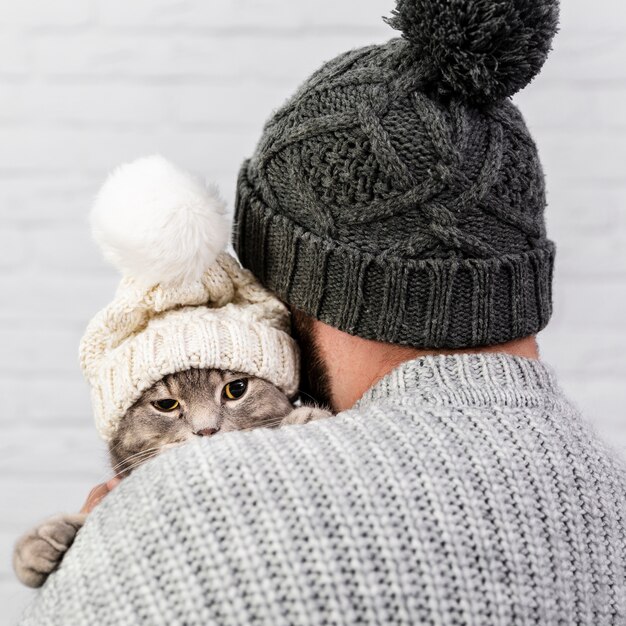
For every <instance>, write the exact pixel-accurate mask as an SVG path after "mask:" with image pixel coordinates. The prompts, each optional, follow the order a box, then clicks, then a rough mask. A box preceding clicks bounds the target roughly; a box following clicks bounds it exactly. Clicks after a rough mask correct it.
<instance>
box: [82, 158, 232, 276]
mask: <svg viewBox="0 0 626 626" xmlns="http://www.w3.org/2000/svg"><path fill="white" fill-rule="evenodd" d="M91 227H92V233H93V236H94V239H95V240H96V242H97V243H98V245H99V246H100V248H101V250H102V252H103V254H104V256H105V258H106V259H107V260H108V261H109V262H111V263H112V264H113V265H114V266H115V267H117V268H118V269H119V270H120V271H121V272H122V273H123V274H124V275H125V276H127V277H132V278H133V279H134V280H135V281H137V282H139V283H141V284H145V285H149V286H152V285H156V284H158V283H161V284H164V283H181V282H186V281H194V280H198V279H199V278H200V277H201V276H202V274H203V273H204V272H205V271H206V270H207V269H208V268H209V267H210V266H211V265H212V264H213V262H214V261H215V259H216V258H217V256H218V255H219V253H220V252H222V251H223V250H224V249H225V248H226V245H227V244H228V241H229V238H230V232H231V224H230V220H229V219H228V217H227V216H226V205H225V202H224V201H223V200H222V198H221V197H220V195H219V192H218V190H217V188H216V187H214V186H207V185H205V184H204V182H203V181H201V180H200V179H198V178H196V177H194V176H192V175H190V174H188V173H186V172H184V171H182V170H180V169H178V168H177V167H176V166H175V165H173V164H172V163H170V162H169V161H167V160H166V159H164V158H163V157H161V156H158V155H154V156H149V157H144V158H141V159H138V160H136V161H133V162H131V163H127V164H124V165H121V166H120V167H118V168H117V169H116V170H114V171H113V172H112V173H111V174H110V175H109V177H108V179H107V180H106V182H105V183H104V185H103V186H102V188H101V189H100V191H99V193H98V195H97V197H96V200H95V203H94V205H93V209H92V212H91Z"/></svg>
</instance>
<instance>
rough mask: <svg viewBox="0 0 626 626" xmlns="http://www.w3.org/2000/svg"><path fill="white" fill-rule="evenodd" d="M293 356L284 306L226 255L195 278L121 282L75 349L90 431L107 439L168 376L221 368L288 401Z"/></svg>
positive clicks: (295, 365) (293, 386)
mask: <svg viewBox="0 0 626 626" xmlns="http://www.w3.org/2000/svg"><path fill="white" fill-rule="evenodd" d="M299 356H300V353H299V350H298V346H297V344H296V342H295V341H294V340H293V338H292V337H291V336H290V334H289V312H288V311H287V309H286V307H285V305H284V304H283V303H282V302H280V300H278V299H277V298H276V297H275V296H274V295H273V294H271V293H270V292H269V291H267V289H264V288H263V287H262V286H261V285H260V284H259V282H258V281H257V280H256V279H255V278H254V276H253V275H252V274H251V273H250V272H249V271H247V270H244V269H242V268H241V267H240V265H239V264H238V263H237V261H236V260H235V259H234V258H233V257H232V256H231V255H230V254H228V253H226V252H223V253H221V254H220V255H219V256H218V258H217V260H216V261H215V262H214V263H213V265H211V266H210V267H209V268H208V269H207V270H206V271H205V272H204V273H203V274H202V276H201V277H200V279H199V280H194V281H187V282H180V283H177V284H170V285H162V284H157V285H152V286H149V287H146V286H145V285H142V284H140V283H139V284H138V283H137V282H136V281H135V280H133V279H132V278H124V279H123V280H122V282H121V284H120V286H119V288H118V290H117V293H116V294H115V298H114V299H113V302H111V304H109V305H108V306H107V307H106V308H104V309H103V310H102V311H100V312H99V313H98V314H97V315H96V316H95V317H94V318H93V320H91V322H90V323H89V326H88V327H87V330H86V331H85V335H84V336H83V338H82V340H81V345H80V362H81V367H82V370H83V373H84V375H85V378H86V379H87V381H88V382H89V384H90V386H91V398H92V404H93V409H94V417H95V420H96V427H97V429H98V432H99V433H100V435H101V436H102V437H103V438H104V439H105V440H107V441H110V440H111V438H112V437H113V435H114V434H115V431H116V429H117V427H118V425H119V422H120V420H121V419H122V417H123V416H124V415H125V414H126V412H127V411H128V409H129V408H130V407H131V406H132V405H133V403H134V402H136V401H137V400H138V399H139V397H140V396H141V394H142V393H143V392H144V391H145V390H146V389H149V388H150V387H151V386H152V385H154V384H155V383H156V382H157V381H159V380H161V379H162V378H163V377H165V376H167V375H168V374H173V373H175V372H183V371H185V370H188V369H191V368H202V369H205V368H206V369H210V368H217V369H227V370H231V371H234V372H243V373H246V374H249V375H250V376H257V377H259V378H263V379H265V380H269V381H270V382H272V383H273V384H274V385H276V386H277V387H278V388H280V389H281V390H282V391H284V392H285V393H286V394H287V395H288V396H289V397H292V396H293V395H294V394H295V393H296V391H297V390H298V381H299V373H300V363H299Z"/></svg>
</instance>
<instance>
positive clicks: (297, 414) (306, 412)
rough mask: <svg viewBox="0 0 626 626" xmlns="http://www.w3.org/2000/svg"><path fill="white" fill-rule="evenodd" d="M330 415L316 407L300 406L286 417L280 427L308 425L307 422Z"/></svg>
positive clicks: (328, 412)
mask: <svg viewBox="0 0 626 626" xmlns="http://www.w3.org/2000/svg"><path fill="white" fill-rule="evenodd" d="M331 415H332V413H331V412H330V411H327V410H326V409H320V408H318V407H316V406H301V407H298V408H297V409H294V410H293V411H291V413H289V414H288V415H286V416H285V417H284V418H283V421H282V422H281V423H280V425H281V426H287V425H290V424H308V423H309V422H313V421H315V420H319V419H323V418H325V417H330V416H331Z"/></svg>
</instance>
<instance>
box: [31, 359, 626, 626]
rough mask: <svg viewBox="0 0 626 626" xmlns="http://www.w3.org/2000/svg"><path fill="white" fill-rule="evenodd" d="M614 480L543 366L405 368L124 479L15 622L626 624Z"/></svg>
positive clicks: (621, 481)
mask: <svg viewBox="0 0 626 626" xmlns="http://www.w3.org/2000/svg"><path fill="white" fill-rule="evenodd" d="M625 485H626V472H625V470H624V467H623V466H622V465H621V464H620V462H619V461H618V460H616V457H613V456H612V454H611V452H610V451H607V450H606V449H605V448H604V447H603V445H602V444H600V443H599V442H598V441H597V440H596V438H595V436H594V435H593V434H592V433H591V432H590V431H589V429H588V427H587V425H586V424H585V423H584V422H583V421H582V420H581V418H580V416H579V415H578V413H577V412H576V410H575V409H574V408H573V407H572V406H571V405H570V403H569V402H568V401H567V399H566V398H564V397H563V395H562V394H561V392H560V391H559V389H558V388H557V386H556V383H555V380H554V377H553V375H552V373H551V372H550V371H549V370H548V369H547V368H546V367H545V366H544V365H543V364H541V363H539V362H533V361H527V360H524V359H518V358H513V357H507V356H502V355H484V356H479V355H465V356H455V357H451V356H442V357H432V358H431V357H429V358H423V359H418V360H415V361H411V362H408V363H405V364H403V365H402V366H401V367H399V368H398V369H397V370H395V371H394V372H393V373H392V374H390V375H389V376H388V377H386V378H385V379H383V380H382V381H380V382H379V383H378V384H377V385H376V386H375V387H374V388H373V389H371V390H370V391H369V392H367V393H366V395H365V396H364V397H363V398H362V399H361V400H360V401H359V402H358V404H357V406H356V407H355V408H354V409H353V410H351V411H347V412H345V413H342V414H340V415H339V416H337V417H333V418H329V419H327V420H321V421H319V422H314V423H312V424H308V425H305V426H293V427H285V428H283V429H280V430H257V431H253V432H248V433H229V434H227V435H223V436H217V437H215V438H212V439H209V440H203V441H200V442H197V443H195V444H192V445H187V446H185V447H181V448H179V449H176V450H173V451H170V452H168V453H165V454H163V456H161V457H160V458H158V459H156V460H155V461H152V462H150V463H148V464H146V465H145V466H144V467H142V468H140V469H139V470H137V472H136V473H134V474H133V475H132V476H131V477H130V478H129V479H127V480H125V481H124V482H123V483H122V484H121V485H120V487H118V488H117V489H116V491H115V492H113V493H112V494H111V495H110V496H109V497H108V498H107V499H106V500H105V501H104V502H103V503H102V504H101V505H100V506H99V507H97V508H96V510H95V511H94V512H93V514H92V515H91V516H90V519H89V520H88V522H87V524H86V526H85V527H84V528H83V530H81V532H80V533H79V536H78V538H77V540H76V543H75V545H74V546H73V547H72V549H71V550H70V552H69V554H68V555H67V557H66V558H65V559H64V561H63V564H62V566H61V569H60V570H59V571H58V572H57V573H55V574H53V575H52V576H51V577H50V579H49V581H48V583H47V584H46V586H45V587H44V588H43V590H42V591H41V592H40V594H39V595H38V597H37V599H36V601H35V602H34V604H33V605H32V606H31V607H30V609H29V610H28V611H27V614H26V615H25V616H24V618H23V619H22V621H21V626H35V625H36V626H52V625H55V626H60V625H63V626H72V625H79V624H80V625H83V624H98V625H99V626H109V625H110V626H113V625H115V626H124V625H128V626H130V625H131V624H132V625H135V624H150V625H151V626H158V625H168V626H174V625H181V626H182V625H183V624H185V625H187V626H192V625H198V626H199V625H203V626H206V625H208V624H225V625H226V624H229V625H233V626H240V625H242V624H267V625H272V626H279V625H283V624H285V625H287V624H298V625H311V626H312V625H321V624H326V625H329V624H337V625H340V624H342V625H343V624H380V625H391V624H405V625H415V624H459V625H460V624H475V625H480V626H486V625H502V626H511V625H518V624H519V625H521V624H525V625H526V624H537V625H539V624H540V625H542V626H550V625H556V624H562V625H563V626H570V625H572V624H585V625H588V626H603V625H609V624H614V625H617V624H625V623H626V570H625V565H626V537H625V533H626V525H625V522H624V511H625V510H626V509H625V505H626V495H625V489H624V487H625Z"/></svg>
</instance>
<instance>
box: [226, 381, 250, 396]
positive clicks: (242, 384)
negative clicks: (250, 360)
mask: <svg viewBox="0 0 626 626" xmlns="http://www.w3.org/2000/svg"><path fill="white" fill-rule="evenodd" d="M247 388H248V381H247V380H246V379H245V378H240V379H238V380H233V381H231V382H229V383H228V384H227V385H225V386H224V391H223V392H222V396H223V397H224V399H225V400H239V398H241V396H243V394H244V393H246V389H247Z"/></svg>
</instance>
